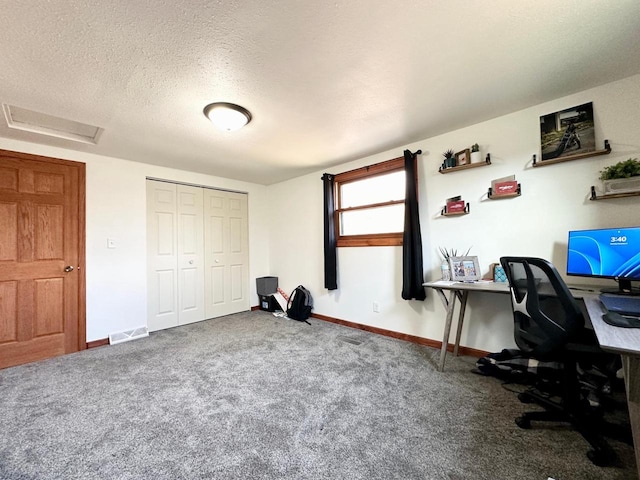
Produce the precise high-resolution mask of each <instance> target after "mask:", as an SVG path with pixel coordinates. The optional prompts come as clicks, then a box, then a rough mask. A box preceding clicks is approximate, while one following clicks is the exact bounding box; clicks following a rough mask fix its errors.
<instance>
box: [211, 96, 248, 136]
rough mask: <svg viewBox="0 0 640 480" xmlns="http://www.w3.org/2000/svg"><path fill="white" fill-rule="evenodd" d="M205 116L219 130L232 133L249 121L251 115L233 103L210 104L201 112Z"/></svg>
mask: <svg viewBox="0 0 640 480" xmlns="http://www.w3.org/2000/svg"><path fill="white" fill-rule="evenodd" d="M203 112H204V114H205V116H206V117H207V118H208V119H209V120H211V123H213V124H214V125H215V126H216V127H218V128H219V129H220V130H227V131H229V132H232V131H234V130H238V129H240V128H242V127H244V126H245V125H246V124H247V123H249V122H250V121H251V113H250V112H249V110H247V109H246V108H244V107H241V106H240V105H236V104H235V103H227V102H216V103H210V104H209V105H207V106H206V107H204V110H203Z"/></svg>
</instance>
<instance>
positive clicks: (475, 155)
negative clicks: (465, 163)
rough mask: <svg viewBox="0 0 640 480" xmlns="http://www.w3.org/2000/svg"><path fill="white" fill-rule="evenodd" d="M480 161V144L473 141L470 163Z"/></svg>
mask: <svg viewBox="0 0 640 480" xmlns="http://www.w3.org/2000/svg"><path fill="white" fill-rule="evenodd" d="M481 161H482V153H480V145H478V144H477V143H474V144H473V145H471V163H480V162H481Z"/></svg>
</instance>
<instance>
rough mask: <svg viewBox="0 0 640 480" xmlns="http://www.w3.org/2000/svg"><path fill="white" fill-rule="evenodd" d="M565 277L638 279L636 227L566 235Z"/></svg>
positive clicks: (639, 251)
mask: <svg viewBox="0 0 640 480" xmlns="http://www.w3.org/2000/svg"><path fill="white" fill-rule="evenodd" d="M567 274H568V275H579V276H595V277H608V278H618V277H620V278H628V279H631V280H640V227H630V228H607V229H598V230H579V231H572V232H569V242H568V254H567Z"/></svg>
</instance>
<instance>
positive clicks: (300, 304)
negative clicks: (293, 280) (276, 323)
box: [287, 285, 313, 325]
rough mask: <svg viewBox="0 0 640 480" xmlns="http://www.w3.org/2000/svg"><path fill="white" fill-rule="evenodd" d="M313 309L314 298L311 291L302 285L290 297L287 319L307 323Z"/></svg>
mask: <svg viewBox="0 0 640 480" xmlns="http://www.w3.org/2000/svg"><path fill="white" fill-rule="evenodd" d="M312 308H313V298H312V297H311V293H309V290H307V289H306V288H304V287H303V286H302V285H298V286H297V287H296V288H295V290H294V291H293V292H292V293H291V295H290V296H289V303H287V317H289V318H292V319H293V320H298V321H300V322H305V323H308V324H309V325H311V324H310V323H309V322H307V318H309V315H311V309H312Z"/></svg>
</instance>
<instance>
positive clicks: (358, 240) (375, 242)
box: [333, 157, 418, 247]
mask: <svg viewBox="0 0 640 480" xmlns="http://www.w3.org/2000/svg"><path fill="white" fill-rule="evenodd" d="M415 168H416V175H415V177H416V192H417V189H418V174H417V168H418V167H417V162H416V167H415ZM397 171H404V157H398V158H394V159H391V160H386V161H384V162H380V163H376V164H373V165H368V166H366V167H362V168H357V169H355V170H350V171H348V172H344V173H339V174H337V175H335V177H334V188H335V198H336V208H335V211H334V216H333V220H334V224H335V231H336V245H337V246H338V247H379V246H401V245H402V237H403V235H404V232H390V233H369V234H362V235H341V234H340V232H341V228H340V214H341V213H343V212H351V211H356V210H366V209H371V208H377V207H386V206H390V205H398V204H403V205H404V203H405V198H403V199H402V200H390V201H388V202H382V203H370V204H367V205H359V206H357V207H347V208H342V207H341V204H342V199H341V198H340V197H341V195H340V187H341V186H342V185H344V184H348V183H351V182H356V181H360V180H364V179H367V178H373V177H377V176H379V175H384V174H387V173H393V172H397Z"/></svg>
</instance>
